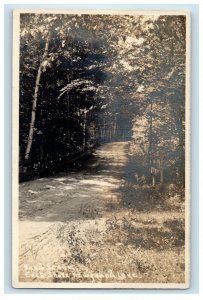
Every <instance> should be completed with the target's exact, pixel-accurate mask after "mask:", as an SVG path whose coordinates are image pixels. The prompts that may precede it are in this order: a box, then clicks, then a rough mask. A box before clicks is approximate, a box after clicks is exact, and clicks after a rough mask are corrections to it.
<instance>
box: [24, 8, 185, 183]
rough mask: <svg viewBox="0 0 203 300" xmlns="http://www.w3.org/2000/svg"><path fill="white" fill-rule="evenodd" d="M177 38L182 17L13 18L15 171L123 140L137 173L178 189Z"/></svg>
mask: <svg viewBox="0 0 203 300" xmlns="http://www.w3.org/2000/svg"><path fill="white" fill-rule="evenodd" d="M185 34H186V32H185V17H184V16H159V17H157V16H156V17H154V16H148V17H146V16H130V15H129V16H127V15H118V16H115V15H85V14H83V15H51V14H44V15H43V14H21V35H20V172H21V173H24V174H26V173H28V172H29V171H36V172H38V171H39V170H42V169H47V170H49V169H56V168H57V166H58V165H60V164H61V165H63V164H64V163H65V162H67V161H72V160H74V159H75V160H77V158H79V157H80V156H81V155H84V154H85V153H90V152H91V151H92V150H93V148H94V147H95V146H96V145H97V144H99V143H102V142H108V141H112V140H122V139H123V140H130V139H131V140H132V147H131V150H132V151H134V155H135V157H139V164H140V166H143V167H142V168H141V167H140V166H139V169H140V172H141V173H144V174H150V173H153V177H154V178H153V180H154V179H156V180H157V178H155V177H157V175H156V172H158V173H159V181H160V182H163V181H164V180H166V179H167V180H168V181H169V182H170V181H171V182H172V181H173V180H176V181H177V180H179V181H180V182H181V183H183V182H184V150H185V139H184V135H185V132H184V126H185V124H184V122H185V115H184V112H185V49H186V45H185ZM140 158H141V159H140Z"/></svg>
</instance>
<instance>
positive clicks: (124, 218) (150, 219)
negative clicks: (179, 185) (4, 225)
mask: <svg viewBox="0 0 203 300" xmlns="http://www.w3.org/2000/svg"><path fill="white" fill-rule="evenodd" d="M129 157H130V153H129V142H115V143H109V144H105V145H102V146H100V147H99V148H98V149H97V150H96V152H95V154H94V156H93V157H92V158H91V159H90V160H89V161H88V162H87V163H86V166H85V168H83V169H81V170H80V171H78V170H75V171H74V170H73V171H72V172H67V173H63V174H58V175H57V176H52V177H48V178H40V179H37V180H33V181H29V182H24V183H21V184H20V190H19V193H20V198H19V199H20V200H19V218H20V222H19V237H20V250H19V257H20V259H19V265H20V267H19V269H20V272H19V280H20V281H23V282H25V281H29V282H30V281H32V282H38V281H41V282H135V283H138V282H142V283H144V282H146V283H152V282H153V283H183V282H184V280H185V275H184V270H185V258H184V257H185V252H184V201H183V199H181V197H180V195H179V194H177V193H176V192H174V191H173V187H171V186H170V188H169V187H167V197H166V196H165V194H166V193H165V192H164V191H162V190H161V189H160V188H157V187H153V188H152V187H151V186H149V185H147V184H143V183H142V185H140V184H138V183H136V182H133V180H131V181H128V180H127V179H126V178H127V177H126V176H125V175H126V166H127V165H128V163H129ZM131 169H132V168H131ZM130 176H131V177H132V176H133V174H132V172H131V174H130ZM131 179H132V178H131Z"/></svg>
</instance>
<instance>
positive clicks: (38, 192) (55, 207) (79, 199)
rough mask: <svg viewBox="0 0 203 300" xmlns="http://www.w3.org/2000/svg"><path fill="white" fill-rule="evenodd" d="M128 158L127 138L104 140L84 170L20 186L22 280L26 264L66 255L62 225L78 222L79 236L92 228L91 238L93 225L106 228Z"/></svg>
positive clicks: (95, 228) (94, 233)
mask: <svg viewBox="0 0 203 300" xmlns="http://www.w3.org/2000/svg"><path fill="white" fill-rule="evenodd" d="M126 161H127V142H116V143H111V144H106V145H103V146H101V147H99V148H98V149H97V151H96V152H95V154H94V157H93V159H91V160H90V162H89V163H88V165H87V168H86V170H83V171H80V172H71V173H69V174H67V175H65V176H64V175H63V176H58V177H52V178H50V177H49V178H41V179H38V180H33V181H29V182H25V183H22V184H21V185H20V206H19V217H20V224H19V236H20V270H21V273H20V277H21V279H23V280H24V279H25V278H24V273H25V269H26V268H27V266H24V264H26V265H28V266H33V265H34V264H36V263H37V264H42V265H46V264H49V263H52V264H53V263H55V264H57V263H58V262H59V261H61V258H64V257H66V256H67V251H68V250H69V251H70V249H67V244H66V243H64V242H63V241H62V243H60V242H61V241H60V238H61V236H60V234H64V233H61V231H62V229H64V228H65V227H66V231H67V227H68V229H69V230H68V231H71V230H72V228H74V226H77V227H79V230H80V235H83V234H84V236H81V238H82V239H84V237H85V235H86V236H87V234H88V233H89V232H90V231H92V234H91V238H92V239H93V240H96V239H97V238H98V236H96V232H95V230H97V231H98V232H100V231H101V232H102V231H104V230H106V228H105V221H106V219H107V218H108V215H111V214H112V206H116V205H117V204H118V203H119V194H118V193H117V191H116V190H117V188H118V187H119V185H120V184H121V179H120V175H121V172H122V167H123V166H124V165H125V163H126ZM104 214H105V220H104V218H103V215H104ZM78 224H79V226H78ZM64 226H65V227H64ZM70 228H71V230H70ZM97 235H98V233H97ZM101 238H102V236H99V239H100V240H101ZM66 242H67V241H66ZM68 248H70V247H68ZM64 259H65V258H64ZM78 259H79V258H78Z"/></svg>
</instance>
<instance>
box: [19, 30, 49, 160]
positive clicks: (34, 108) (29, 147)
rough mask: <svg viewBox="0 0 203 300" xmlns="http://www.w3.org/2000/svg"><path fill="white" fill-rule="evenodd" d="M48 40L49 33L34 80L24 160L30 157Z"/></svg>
mask: <svg viewBox="0 0 203 300" xmlns="http://www.w3.org/2000/svg"><path fill="white" fill-rule="evenodd" d="M49 41H50V34H49V35H48V37H47V40H46V44H45V48H44V55H43V58H42V61H41V63H40V65H39V68H38V72H37V78H36V82H35V90H34V97H33V103H32V113H31V121H30V129H29V135H28V142H27V147H26V151H25V160H28V159H29V157H30V151H31V147H32V142H33V133H34V127H35V118H36V107H37V100H38V92H39V85H40V79H41V74H42V68H43V63H44V61H45V59H46V58H47V55H48V49H49Z"/></svg>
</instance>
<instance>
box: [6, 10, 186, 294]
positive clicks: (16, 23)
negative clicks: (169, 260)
mask: <svg viewBox="0 0 203 300" xmlns="http://www.w3.org/2000/svg"><path fill="white" fill-rule="evenodd" d="M20 13H37V14H40V13H43V14H49V13H54V14H62V13H64V14H78V13H80V14H84V13H90V14H110V15H113V14H114V15H125V14H128V15H183V16H186V36H187V39H186V100H185V110H186V151H185V153H186V189H185V208H186V212H185V217H186V223H185V224H186V226H185V231H186V235H185V237H186V239H185V267H186V269H185V283H46V282H26V283H25V282H19V280H18V271H19V269H18V256H19V255H18V251H19V250H18V249H19V231H18V226H19V220H18V201H19V191H18V188H19V184H18V158H19V151H18V145H19V59H18V58H19V42H20V37H19V34H20V30H19V28H20ZM190 30H191V18H190V13H189V12H186V11H179V10H177V11H155V10H148V11H146V10H131V11H130V10H122V11H118V10H101V9H100V10H93V11H92V10H55V9H50V10H49V9H16V10H14V12H13V104H12V106H13V107H12V109H13V114H12V121H13V124H12V144H13V146H12V181H13V184H12V211H13V213H12V217H13V222H12V229H13V230H12V241H13V247H12V286H13V287H14V288H40V287H41V288H139V289H140V288H141V289H143V288H145V289H153V288H156V289H186V288H189V286H190V283H189V282H190V217H189V212H190V43H191V41H190V38H191V34H190Z"/></svg>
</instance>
